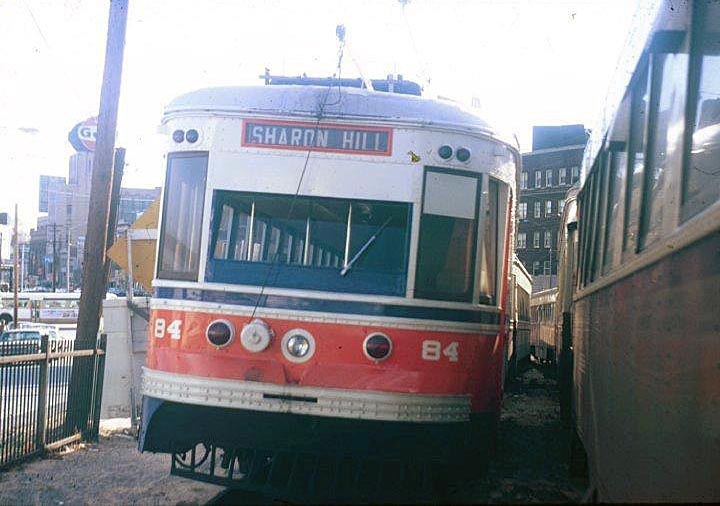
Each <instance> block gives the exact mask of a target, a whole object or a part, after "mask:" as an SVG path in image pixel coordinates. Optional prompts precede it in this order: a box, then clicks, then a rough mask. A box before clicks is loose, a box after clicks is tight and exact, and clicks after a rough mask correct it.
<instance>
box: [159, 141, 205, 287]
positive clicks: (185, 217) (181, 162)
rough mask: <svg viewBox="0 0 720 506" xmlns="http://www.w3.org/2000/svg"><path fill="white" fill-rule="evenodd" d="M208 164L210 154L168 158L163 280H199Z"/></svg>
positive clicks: (161, 261) (162, 234)
mask: <svg viewBox="0 0 720 506" xmlns="http://www.w3.org/2000/svg"><path fill="white" fill-rule="evenodd" d="M207 162H208V155H207V153H192V152H188V153H171V154H170V155H169V156H168V166H167V176H166V178H165V194H164V197H163V198H164V201H163V219H162V225H161V232H160V258H159V261H158V277H159V278H163V279H180V280H189V281H195V280H197V276H198V267H199V264H200V233H201V232H202V227H201V223H202V213H203V203H204V199H205V179H206V175H207Z"/></svg>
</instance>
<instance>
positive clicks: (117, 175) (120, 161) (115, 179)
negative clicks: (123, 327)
mask: <svg viewBox="0 0 720 506" xmlns="http://www.w3.org/2000/svg"><path fill="white" fill-rule="evenodd" d="M124 173H125V148H117V149H116V150H115V160H114V162H113V173H112V192H111V193H110V215H109V217H108V232H107V243H106V245H105V251H107V250H109V249H110V246H112V245H113V244H115V230H116V228H117V213H118V207H119V205H120V187H121V185H122V178H123V174H124ZM111 262H112V260H110V258H109V257H106V258H105V285H107V283H108V277H109V276H110V263H111Z"/></svg>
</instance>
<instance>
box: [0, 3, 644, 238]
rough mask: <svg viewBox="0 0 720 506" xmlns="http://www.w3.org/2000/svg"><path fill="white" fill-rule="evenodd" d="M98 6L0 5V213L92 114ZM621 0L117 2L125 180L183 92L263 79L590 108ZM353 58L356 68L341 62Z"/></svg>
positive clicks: (610, 54) (32, 196) (524, 123)
mask: <svg viewBox="0 0 720 506" xmlns="http://www.w3.org/2000/svg"><path fill="white" fill-rule="evenodd" d="M108 5H109V2H108V1H107V0H64V1H61V0H0V47H2V48H3V58H2V63H0V161H1V162H2V165H0V167H1V168H0V171H1V172H0V174H2V176H3V177H2V187H1V188H2V192H1V193H0V211H10V210H11V208H12V206H13V205H14V203H15V201H16V200H17V201H18V202H19V204H20V212H21V219H20V223H21V226H22V227H23V228H26V229H29V228H30V227H32V226H34V223H35V218H36V217H37V214H38V213H37V199H38V189H37V187H38V179H39V175H40V174H53V175H62V176H66V175H67V164H68V157H69V156H70V155H71V154H72V153H73V149H72V147H71V146H70V144H69V143H68V141H67V134H68V131H69V130H70V128H72V126H73V125H74V124H75V123H76V122H78V121H80V120H82V119H85V118H86V117H88V116H92V115H96V114H97V110H98V102H99V96H100V84H101V80H102V67H103V59H104V50H105V36H106V29H107V16H108ZM635 8H636V0H584V1H583V0H575V1H570V0H567V1H565V0H557V1H550V0H547V1H543V0H526V1H520V0H517V1H513V0H508V1H500V0H498V1H490V0H487V1H485V0H465V1H461V0H409V1H408V2H407V5H406V6H405V7H404V9H403V7H402V5H401V3H400V2H399V1H398V0H363V1H359V0H358V1H341V0H334V1H321V0H294V1H291V0H287V1H285V0H283V1H280V0H276V1H240V0H238V1H220V0H218V1H213V0H207V1H197V0H193V1H191V0H142V1H141V0H130V11H129V20H128V30H127V42H126V49H125V64H124V71H123V83H122V95H121V101H120V118H119V124H118V142H117V145H118V146H124V147H126V148H127V162H128V167H127V168H126V172H125V179H124V181H123V183H124V185H125V186H146V187H151V186H158V185H160V184H161V180H162V174H163V166H162V153H161V152H160V146H159V144H158V138H159V136H158V134H157V133H156V132H157V126H158V124H159V122H160V118H161V115H162V110H163V107H164V105H165V104H167V102H168V101H170V100H171V99H172V98H173V97H174V96H177V95H179V94H181V93H184V92H186V91H190V90H193V89H197V88H201V87H205V86H218V85H235V84H260V83H261V81H260V80H259V79H258V76H259V75H260V74H262V73H263V70H264V68H265V67H268V68H270V69H271V71H272V72H273V73H284V74H292V75H298V74H301V73H303V72H305V73H307V74H308V75H317V76H327V75H331V74H332V73H333V72H335V67H336V64H337V49H338V46H337V40H336V37H335V27H336V25H337V24H340V23H342V24H344V25H345V26H346V30H347V49H348V51H349V52H346V54H345V59H344V63H343V68H342V73H343V75H344V76H351V77H356V76H358V75H359V71H358V67H359V68H360V69H361V70H362V72H363V74H365V75H366V76H369V77H383V76H386V75H387V74H388V73H399V74H403V76H404V77H405V78H407V79H414V80H417V81H418V82H420V83H421V84H423V85H425V86H426V91H427V95H428V96H437V95H442V96H444V97H450V98H453V99H456V100H458V101H459V102H464V103H468V104H469V103H470V100H471V98H472V97H477V99H479V101H480V104H481V109H480V112H481V114H484V115H485V116H486V117H488V118H489V119H491V120H494V121H495V122H496V123H503V126H505V127H508V128H510V129H512V130H514V131H515V132H516V133H517V135H518V137H519V139H520V143H521V147H522V149H523V150H524V151H527V150H529V149H530V143H531V128H532V125H536V124H563V123H585V124H588V125H589V124H590V123H591V122H592V121H593V120H594V119H595V118H596V116H597V115H598V113H599V111H600V109H601V107H602V105H603V101H604V97H605V92H606V90H607V87H608V82H609V79H610V76H611V74H612V72H613V71H614V69H615V67H616V64H617V60H618V56H619V54H620V52H621V50H622V47H623V44H624V42H625V38H626V35H627V32H628V29H629V23H630V21H631V19H632V15H633V13H634V11H635ZM353 60H355V62H357V65H356V64H355V63H354V62H353Z"/></svg>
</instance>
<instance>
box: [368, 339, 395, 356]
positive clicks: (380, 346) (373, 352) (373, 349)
mask: <svg viewBox="0 0 720 506" xmlns="http://www.w3.org/2000/svg"><path fill="white" fill-rule="evenodd" d="M391 353H392V341H390V338H389V337H387V336H385V335H383V334H371V335H369V336H368V337H366V338H365V355H366V356H367V357H368V358H370V359H372V360H385V359H386V358H388V357H389V356H390V354H391Z"/></svg>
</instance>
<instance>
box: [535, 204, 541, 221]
mask: <svg viewBox="0 0 720 506" xmlns="http://www.w3.org/2000/svg"><path fill="white" fill-rule="evenodd" d="M541 206H542V204H541V203H540V201H539V200H538V201H537V202H535V217H536V218H540V217H541V216H542V207H541Z"/></svg>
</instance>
